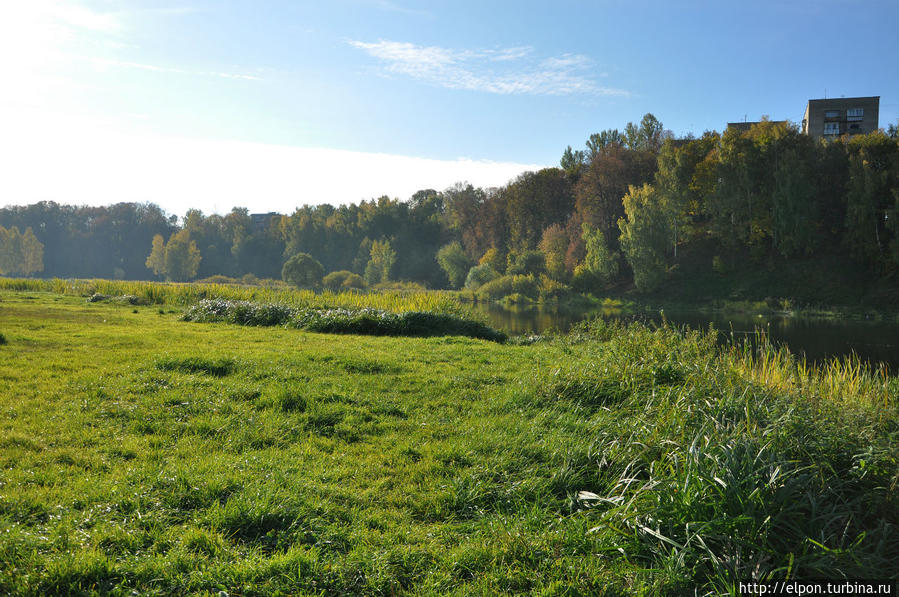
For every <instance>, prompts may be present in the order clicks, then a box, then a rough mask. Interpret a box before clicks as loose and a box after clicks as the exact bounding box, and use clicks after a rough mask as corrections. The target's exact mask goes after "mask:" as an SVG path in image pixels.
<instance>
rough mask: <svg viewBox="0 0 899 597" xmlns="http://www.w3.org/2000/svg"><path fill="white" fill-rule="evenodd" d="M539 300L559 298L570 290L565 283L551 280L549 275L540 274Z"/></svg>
mask: <svg viewBox="0 0 899 597" xmlns="http://www.w3.org/2000/svg"><path fill="white" fill-rule="evenodd" d="M539 290H540V300H542V301H551V300H559V299H560V298H562V297H564V296H565V295H567V294H568V293H569V292H570V290H571V289H570V288H569V287H568V285H567V284H563V283H562V282H559V281H558V280H553V279H552V278H550V277H549V276H540V288H539Z"/></svg>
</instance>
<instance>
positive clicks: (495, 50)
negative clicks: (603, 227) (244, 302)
mask: <svg viewBox="0 0 899 597" xmlns="http://www.w3.org/2000/svg"><path fill="white" fill-rule="evenodd" d="M0 10H2V11H3V13H4V15H3V16H2V18H0V68H2V71H0V72H3V74H4V76H5V78H6V81H7V84H6V85H4V87H5V88H6V91H5V92H4V93H3V94H2V95H0V126H2V128H3V130H4V131H5V134H4V135H3V137H2V139H0V160H2V161H3V163H4V164H6V165H7V166H8V167H9V168H8V170H9V173H10V175H9V176H5V177H2V179H0V203H5V204H23V203H30V202H34V201H39V200H44V199H49V200H55V201H58V202H61V203H78V204H85V203H89V204H105V203H111V202H114V201H153V202H156V203H158V204H160V205H162V206H163V207H164V208H165V209H166V210H167V211H169V212H170V213H176V214H179V215H181V214H183V213H184V212H185V211H186V209H187V208H189V207H199V208H201V209H203V210H204V211H206V212H211V211H218V212H225V211H227V210H229V209H230V208H231V207H232V206H235V205H238V206H244V207H248V208H249V209H250V210H251V211H269V210H276V211H281V212H290V211H292V210H293V208H295V207H296V206H298V205H301V204H304V203H310V204H314V203H322V202H329V203H347V202H357V201H359V200H361V199H366V198H372V197H377V196H380V195H382V194H387V195H390V196H395V197H399V198H401V199H406V198H408V196H409V195H411V193H412V192H414V191H415V190H417V189H419V188H424V187H433V188H438V189H441V188H445V187H447V186H449V185H451V184H452V183H454V182H457V181H462V180H468V181H471V182H472V183H474V184H477V185H483V186H491V185H500V184H504V183H505V182H507V181H508V180H509V179H510V178H512V177H514V176H515V175H517V174H518V173H520V172H522V171H523V170H526V169H533V168H537V167H540V166H545V165H556V164H557V162H558V158H559V156H560V155H561V153H562V151H563V150H564V148H565V146H566V145H569V144H571V145H573V146H575V147H579V146H581V145H582V144H583V141H584V140H585V139H586V137H587V136H588V135H589V134H590V133H593V132H597V131H599V130H602V129H606V128H622V127H623V126H624V125H625V124H626V123H627V122H628V121H638V120H639V119H640V118H641V117H642V115H643V114H645V113H646V112H652V113H653V114H655V115H656V116H657V117H658V118H659V119H660V120H661V121H662V122H663V123H664V125H665V126H666V128H669V129H671V130H672V131H673V132H674V133H675V134H677V135H682V134H686V133H688V132H693V133H695V134H697V135H698V134H701V133H702V132H703V131H704V130H708V129H714V130H721V129H722V128H723V127H724V126H725V124H726V122H728V121H734V120H742V119H743V118H744V117H746V118H748V119H749V120H757V119H758V118H759V117H761V116H762V115H763V114H765V115H770V117H771V118H773V119H790V120H793V121H799V120H800V119H801V117H802V111H803V109H804V107H805V102H806V101H807V100H808V99H811V98H819V97H824V95H825V93H826V94H827V96H828V97H838V96H841V95H843V96H847V97H851V96H868V95H880V96H881V111H880V123H881V126H883V127H886V126H887V125H888V124H889V123H895V122H896V121H897V119H899V77H897V76H896V75H897V67H896V58H897V57H899V37H897V36H896V35H895V24H896V23H897V22H899V3H897V2H895V0H891V1H870V2H860V1H853V0H820V1H814V2H811V1H805V2H800V1H794V0H781V1H777V2H773V1H765V0H759V1H756V2H752V3H743V2H727V1H721V0H719V1H717V2H704V1H697V2H670V1H668V2H661V1H660V2H650V1H639V0H631V1H629V2H625V1H618V0H604V1H602V0H601V1H595V2H573V1H564V0H563V1H556V2H551V3H550V2H527V1H520V0H519V1H516V2H500V1H491V2H484V1H480V2H467V1H462V0H452V1H450V0H447V1H433V2H411V1H407V0H329V1H320V2H319V1H316V2H288V1H273V0H271V1H261V0H260V1H257V2H248V1H247V2H226V1H211V0H172V1H152V2H151V1H146V2H138V1H122V0H71V1H56V0H29V1H28V2H15V3H12V2H11V3H7V5H6V6H5V7H3V8H2V9H0Z"/></svg>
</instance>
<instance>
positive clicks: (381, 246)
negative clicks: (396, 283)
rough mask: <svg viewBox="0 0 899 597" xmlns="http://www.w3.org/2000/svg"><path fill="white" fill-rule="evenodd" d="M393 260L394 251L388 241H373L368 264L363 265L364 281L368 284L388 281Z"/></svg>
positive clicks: (394, 257)
mask: <svg viewBox="0 0 899 597" xmlns="http://www.w3.org/2000/svg"><path fill="white" fill-rule="evenodd" d="M395 262H396V251H394V250H393V249H392V248H391V247H390V241H387V240H385V241H379V240H376V241H374V242H373V243H372V244H371V254H370V258H369V260H368V265H366V266H365V276H364V277H365V281H366V282H367V283H368V284H370V285H375V284H379V283H382V282H389V281H390V270H391V269H393V264H394V263H395Z"/></svg>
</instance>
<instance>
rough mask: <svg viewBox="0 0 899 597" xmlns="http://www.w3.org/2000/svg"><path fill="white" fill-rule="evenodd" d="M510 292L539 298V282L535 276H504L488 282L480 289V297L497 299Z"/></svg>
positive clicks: (534, 298)
mask: <svg viewBox="0 0 899 597" xmlns="http://www.w3.org/2000/svg"><path fill="white" fill-rule="evenodd" d="M510 294H520V295H523V296H526V297H528V298H530V299H533V300H536V299H537V295H538V292H537V282H536V280H534V277H533V276H520V275H519V276H503V277H502V278H497V279H496V280H492V281H490V282H487V283H486V284H484V285H483V286H481V287H480V288H479V289H478V297H479V298H481V299H484V300H491V301H496V300H499V299H501V298H503V297H505V296H509V295H510Z"/></svg>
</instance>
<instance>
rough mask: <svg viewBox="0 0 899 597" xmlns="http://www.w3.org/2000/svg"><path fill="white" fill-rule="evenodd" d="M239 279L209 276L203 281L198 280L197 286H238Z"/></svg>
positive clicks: (218, 275) (219, 275)
mask: <svg viewBox="0 0 899 597" xmlns="http://www.w3.org/2000/svg"><path fill="white" fill-rule="evenodd" d="M238 283H239V282H238V281H237V278H229V277H228V276H223V275H221V274H216V275H214V276H209V277H208V278H203V279H202V280H197V284H238Z"/></svg>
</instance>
